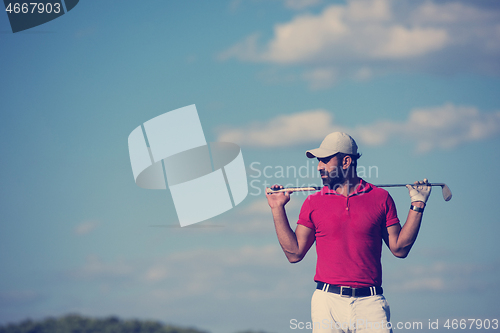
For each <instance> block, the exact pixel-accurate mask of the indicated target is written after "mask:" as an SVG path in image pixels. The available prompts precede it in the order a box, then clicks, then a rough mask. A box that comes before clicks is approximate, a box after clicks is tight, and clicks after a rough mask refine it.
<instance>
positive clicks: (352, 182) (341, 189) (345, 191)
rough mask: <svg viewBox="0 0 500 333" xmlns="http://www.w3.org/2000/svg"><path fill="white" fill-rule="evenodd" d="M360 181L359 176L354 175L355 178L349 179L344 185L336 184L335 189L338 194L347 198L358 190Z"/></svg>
mask: <svg viewBox="0 0 500 333" xmlns="http://www.w3.org/2000/svg"><path fill="white" fill-rule="evenodd" d="M359 181H360V178H359V177H358V176H357V175H354V177H347V178H346V179H345V181H344V182H343V183H342V184H336V185H335V187H334V189H335V191H336V192H337V193H339V194H342V195H343V196H346V197H347V196H349V195H351V194H352V193H353V192H354V191H355V190H356V187H357V186H358V185H359Z"/></svg>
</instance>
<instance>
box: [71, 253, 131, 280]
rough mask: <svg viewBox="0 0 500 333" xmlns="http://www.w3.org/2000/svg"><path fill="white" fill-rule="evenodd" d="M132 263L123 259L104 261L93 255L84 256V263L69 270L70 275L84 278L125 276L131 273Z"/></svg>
mask: <svg viewBox="0 0 500 333" xmlns="http://www.w3.org/2000/svg"><path fill="white" fill-rule="evenodd" d="M133 271H134V268H133V266H132V265H130V264H128V263H126V262H125V261H124V260H120V261H117V262H111V263H109V262H104V261H102V260H101V259H100V258H99V257H97V256H95V255H90V256H88V257H87V258H86V261H85V264H84V265H83V266H82V267H80V268H78V269H75V270H72V271H71V272H70V275H71V276H74V277H77V278H84V279H96V278H97V279H100V278H110V277H111V278H116V277H126V276H129V275H130V274H131V273H133Z"/></svg>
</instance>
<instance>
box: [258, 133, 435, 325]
mask: <svg viewBox="0 0 500 333" xmlns="http://www.w3.org/2000/svg"><path fill="white" fill-rule="evenodd" d="M306 155H307V157H309V158H317V159H318V171H319V172H320V175H321V179H322V181H323V185H324V187H323V189H322V190H321V191H320V192H317V193H315V194H312V195H310V196H308V197H307V199H306V200H305V201H304V204H303V205H302V208H301V211H300V214H299V220H298V222H297V228H296V230H295V232H294V231H293V230H292V229H291V228H290V224H289V222H288V218H287V215H286V211H285V205H286V203H287V202H288V201H289V200H290V193H287V192H281V193H272V194H268V195H267V199H268V203H269V206H270V207H271V210H272V213H273V218H274V224H275V228H276V233H277V235H278V240H279V243H280V245H281V247H282V249H283V251H284V253H285V255H286V257H287V258H288V260H289V261H290V262H291V263H296V262H299V261H300V260H302V258H304V256H305V255H306V253H307V251H308V250H309V249H310V247H311V246H312V244H313V243H314V242H315V241H316V251H317V264H316V275H315V277H314V280H315V281H316V282H317V289H316V291H315V292H314V294H313V297H312V301H311V317H312V324H313V332H322V333H326V332H361V331H363V330H364V331H367V332H371V331H376V332H392V329H391V325H390V311H389V305H388V304H387V302H386V300H385V298H384V296H383V295H382V292H383V290H382V287H381V286H382V265H381V261H380V259H381V251H382V240H383V241H384V242H385V244H386V245H387V246H388V247H389V249H390V251H391V252H392V253H393V254H394V255H395V256H396V257H399V258H405V257H406V256H407V255H408V253H409V252H410V249H411V247H412V245H413V244H414V242H415V240H416V238H417V234H418V230H419V228H420V223H421V220H422V213H423V211H424V207H425V203H426V201H427V198H428V197H429V195H430V192H431V187H430V186H427V185H426V184H427V179H424V181H420V182H415V185H407V187H408V189H409V192H410V198H411V206H410V211H409V213H408V217H407V219H406V223H405V224H404V226H403V227H401V225H400V223H399V219H398V217H397V212H396V207H395V204H394V201H393V199H392V198H391V196H390V195H389V193H388V192H387V191H385V190H383V189H381V188H377V187H375V186H373V185H371V184H369V183H367V182H365V181H364V180H363V179H361V178H359V177H358V175H357V173H356V165H357V159H358V158H359V157H360V156H361V155H360V154H358V147H357V145H356V142H355V141H354V139H353V138H351V137H350V136H349V135H348V134H345V133H340V132H334V133H331V134H329V135H328V136H327V137H326V138H325V139H324V140H323V142H322V143H321V146H320V147H319V148H317V149H312V150H309V151H307V152H306ZM280 188H283V187H282V186H278V185H275V186H273V189H280Z"/></svg>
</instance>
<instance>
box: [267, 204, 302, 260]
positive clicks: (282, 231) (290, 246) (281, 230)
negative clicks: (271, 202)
mask: <svg viewBox="0 0 500 333" xmlns="http://www.w3.org/2000/svg"><path fill="white" fill-rule="evenodd" d="M271 211H272V213H273V219H274V227H275V228H276V235H277V236H278V241H279V243H280V245H281V248H282V249H283V252H284V253H285V255H286V257H287V258H288V260H289V261H290V262H296V261H299V260H300V259H301V258H300V255H299V244H298V242H297V236H296V235H295V232H294V231H293V230H292V228H290V223H289V222H288V217H287V216H286V211H285V207H284V206H283V207H276V208H273V209H272V210H271Z"/></svg>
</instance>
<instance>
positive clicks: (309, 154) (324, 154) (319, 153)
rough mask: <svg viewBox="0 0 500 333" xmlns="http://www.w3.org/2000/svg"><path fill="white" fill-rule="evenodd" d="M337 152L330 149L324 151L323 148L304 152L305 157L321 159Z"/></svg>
mask: <svg viewBox="0 0 500 333" xmlns="http://www.w3.org/2000/svg"><path fill="white" fill-rule="evenodd" d="M337 153H338V152H337V151H333V150H330V149H325V148H316V149H311V150H308V151H306V156H307V157H309V158H315V157H319V158H323V157H328V156H332V155H335V154H337Z"/></svg>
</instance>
